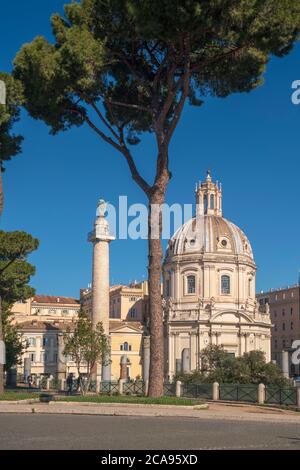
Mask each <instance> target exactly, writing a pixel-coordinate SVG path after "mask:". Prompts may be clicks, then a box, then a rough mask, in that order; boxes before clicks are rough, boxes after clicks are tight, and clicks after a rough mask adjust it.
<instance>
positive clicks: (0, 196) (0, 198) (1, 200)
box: [0, 165, 4, 217]
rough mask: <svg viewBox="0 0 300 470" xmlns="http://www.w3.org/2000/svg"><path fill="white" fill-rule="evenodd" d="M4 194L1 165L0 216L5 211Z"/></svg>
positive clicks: (0, 168)
mask: <svg viewBox="0 0 300 470" xmlns="http://www.w3.org/2000/svg"><path fill="white" fill-rule="evenodd" d="M3 205H4V195H3V183H2V167H1V165H0V217H1V215H2V212H3Z"/></svg>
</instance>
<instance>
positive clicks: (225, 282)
mask: <svg viewBox="0 0 300 470" xmlns="http://www.w3.org/2000/svg"><path fill="white" fill-rule="evenodd" d="M221 293H222V294H230V276H227V275H224V276H222V277H221Z"/></svg>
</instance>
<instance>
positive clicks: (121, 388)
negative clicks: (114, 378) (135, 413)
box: [119, 379, 126, 395]
mask: <svg viewBox="0 0 300 470" xmlns="http://www.w3.org/2000/svg"><path fill="white" fill-rule="evenodd" d="M125 382H126V381H125V380H124V379H120V380H119V394H120V395H123V393H124V392H123V388H124V383H125Z"/></svg>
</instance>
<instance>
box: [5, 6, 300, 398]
mask: <svg viewBox="0 0 300 470" xmlns="http://www.w3.org/2000/svg"><path fill="white" fill-rule="evenodd" d="M51 22H52V29H53V34H54V38H55V40H54V43H53V44H52V43H50V42H48V41H47V40H46V39H45V38H44V37H42V36H39V37H37V38H36V39H35V40H34V41H33V42H31V43H30V44H26V45H24V46H23V47H22V49H21V51H20V52H19V53H18V54H17V56H16V59H15V71H14V76H15V77H16V78H17V79H20V81H21V82H22V85H23V87H24V93H25V106H26V108H27V110H28V111H29V113H30V115H31V116H32V117H34V118H35V119H41V120H43V121H44V122H45V123H46V124H47V125H48V126H49V127H50V129H51V132H52V133H53V134H56V133H58V132H59V131H65V130H68V129H69V128H71V127H73V126H80V125H82V124H86V125H88V126H89V127H90V128H91V130H93V131H94V132H95V133H96V134H97V135H98V136H99V137H100V138H101V139H103V140H104V141H105V142H107V143H108V144H110V145H111V146H113V147H114V148H115V150H116V151H117V152H118V153H119V154H120V155H121V157H123V158H124V159H125V161H126V162H127V164H128V167H129V170H130V173H131V176H132V178H133V180H134V181H135V182H136V183H137V185H138V186H139V187H140V188H141V189H142V191H143V192H144V193H145V195H146V197H147V200H148V206H149V233H148V260H149V261H148V277H149V310H150V336H151V346H150V351H151V357H150V378H149V395H150V396H160V395H162V394H163V344H164V342H163V314H162V305H161V291H160V283H161V265H162V258H163V250H162V244H161V233H162V218H161V206H162V204H163V203H164V201H165V195H166V190H167V187H168V183H169V180H170V178H171V172H170V165H169V145H170V142H171V140H172V137H173V135H174V132H175V130H176V127H177V125H178V123H179V121H180V118H181V116H182V111H183V108H184V105H185V103H186V101H188V103H189V104H191V105H194V106H200V105H202V104H203V100H204V99H205V97H206V96H207V95H211V96H214V97H221V98H224V97H226V96H228V95H230V94H231V93H241V92H249V91H251V90H253V89H255V88H256V87H258V86H259V85H261V84H262V82H263V78H262V76H263V73H264V71H265V67H266V64H267V63H268V61H269V59H270V56H271V55H276V56H277V57H283V56H285V55H286V54H287V53H288V52H289V51H290V50H291V49H292V47H293V44H294V42H295V41H296V40H298V38H299V31H300V3H299V2H295V0H240V1H238V0H227V1H221V0H213V1H212V0H198V1H197V0H174V1H172V2H170V0H127V1H124V0H81V1H80V2H72V3H70V4H68V5H66V6H65V14H64V16H60V15H58V14H55V15H53V16H52V19H51ZM144 132H150V133H152V134H153V135H154V138H155V143H156V152H155V154H156V155H155V157H156V158H155V159H154V161H153V165H154V174H155V176H154V178H153V180H152V181H149V180H148V179H147V178H146V177H144V176H143V175H142V174H141V172H140V171H139V169H138V165H137V159H136V157H135V156H134V150H133V148H134V147H133V146H134V145H136V144H138V143H139V141H140V138H141V135H142V133H144Z"/></svg>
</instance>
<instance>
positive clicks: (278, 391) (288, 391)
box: [265, 385, 297, 405]
mask: <svg viewBox="0 0 300 470" xmlns="http://www.w3.org/2000/svg"><path fill="white" fill-rule="evenodd" d="M265 403H268V404H276V405H296V404H297V388H296V387H284V388H280V387H274V386H270V385H267V386H266V398H265Z"/></svg>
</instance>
